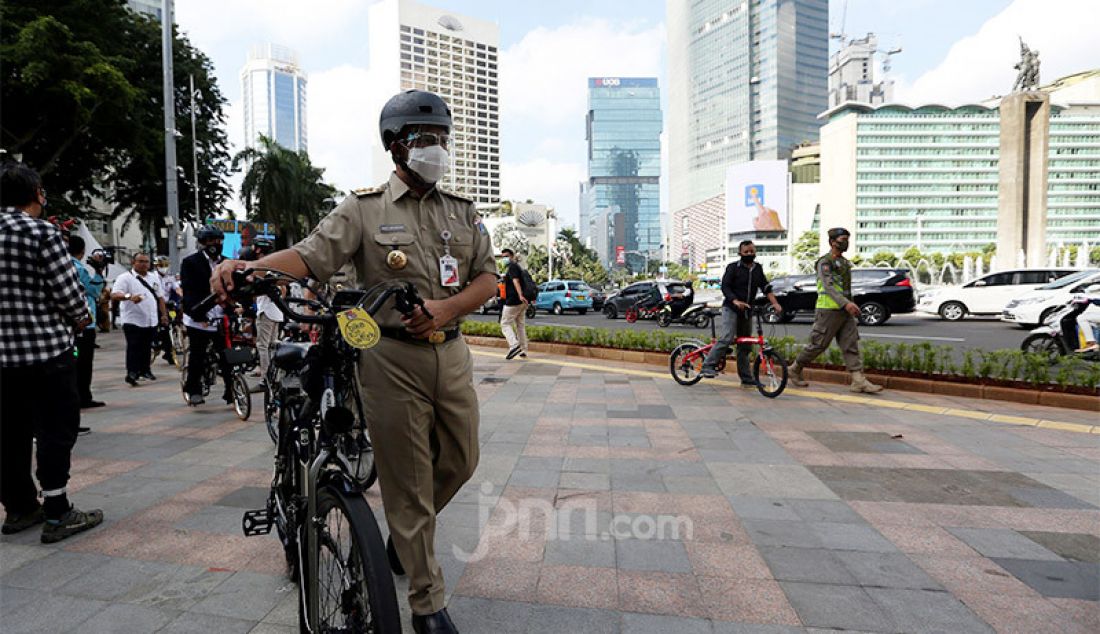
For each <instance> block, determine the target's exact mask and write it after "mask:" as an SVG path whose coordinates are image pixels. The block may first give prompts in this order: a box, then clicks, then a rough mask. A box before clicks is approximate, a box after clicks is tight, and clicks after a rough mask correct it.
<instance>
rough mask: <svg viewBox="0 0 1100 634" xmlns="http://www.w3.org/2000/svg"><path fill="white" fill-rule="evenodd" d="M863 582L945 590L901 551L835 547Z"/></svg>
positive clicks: (838, 554)
mask: <svg viewBox="0 0 1100 634" xmlns="http://www.w3.org/2000/svg"><path fill="white" fill-rule="evenodd" d="M833 555H834V556H835V557H836V558H837V559H839V560H840V561H841V563H842V564H844V567H845V568H847V569H848V572H850V573H852V576H854V577H855V579H856V583H858V584H859V585H861V586H877V587H882V588H915V589H924V590H942V589H943V587H942V586H940V584H938V583H936V581H935V580H934V579H932V578H931V577H929V576H928V575H927V574H926V573H925V572H924V571H923V570H921V569H920V567H918V566H917V565H916V564H914V563H913V562H912V561H911V560H910V559H909V558H908V557H906V556H905V555H904V554H902V553H862V552H855V551H840V550H838V551H833Z"/></svg>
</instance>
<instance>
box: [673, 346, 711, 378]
mask: <svg viewBox="0 0 1100 634" xmlns="http://www.w3.org/2000/svg"><path fill="white" fill-rule="evenodd" d="M700 348H702V346H701V345H699V344H697V343H682V344H680V345H678V346H676V347H675V348H674V349H673V350H672V352H671V353H669V355H668V370H669V372H671V373H672V378H673V379H675V380H676V382H677V383H679V384H680V385H695V384H696V383H698V382H699V381H700V380H701V379H702V378H703V375H702V374H700V373H701V372H702V371H703V355H701V354H696V355H694V356H692V357H691V358H687V357H688V355H691V353H693V352H696V351H698V350H699V349H700Z"/></svg>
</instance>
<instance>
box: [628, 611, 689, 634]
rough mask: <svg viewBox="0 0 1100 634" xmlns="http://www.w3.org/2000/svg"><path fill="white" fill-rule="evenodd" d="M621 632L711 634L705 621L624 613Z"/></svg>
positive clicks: (640, 633)
mask: <svg viewBox="0 0 1100 634" xmlns="http://www.w3.org/2000/svg"><path fill="white" fill-rule="evenodd" d="M622 631H623V632H624V634H625V633H627V632H629V633H630V634H668V633H669V632H676V633H677V634H711V625H710V622H708V621H707V620H705V619H697V618H689V617H682V616H665V615H659V614H637V613H634V612H624V613H623V614H622Z"/></svg>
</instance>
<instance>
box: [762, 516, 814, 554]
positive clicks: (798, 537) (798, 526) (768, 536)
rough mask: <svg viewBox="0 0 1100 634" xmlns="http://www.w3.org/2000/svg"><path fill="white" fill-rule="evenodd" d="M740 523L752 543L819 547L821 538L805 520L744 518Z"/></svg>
mask: <svg viewBox="0 0 1100 634" xmlns="http://www.w3.org/2000/svg"><path fill="white" fill-rule="evenodd" d="M742 524H743V525H744V527H745V530H747V531H748V532H749V537H751V538H752V541H753V543H754V544H757V545H758V546H794V547H797V548H820V547H821V538H820V537H818V536H817V533H816V532H815V531H814V530H813V527H812V526H810V525H809V524H808V523H806V522H787V521H782V520H744V521H743V522H742Z"/></svg>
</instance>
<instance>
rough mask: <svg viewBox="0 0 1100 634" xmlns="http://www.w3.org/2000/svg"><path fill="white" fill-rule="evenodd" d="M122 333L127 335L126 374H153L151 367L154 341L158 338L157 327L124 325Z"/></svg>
mask: <svg viewBox="0 0 1100 634" xmlns="http://www.w3.org/2000/svg"><path fill="white" fill-rule="evenodd" d="M122 333H123V334H124V335H126V374H141V373H143V372H152V371H153V369H152V368H151V367H149V365H150V357H151V356H152V354H153V339H154V338H155V337H156V336H157V329H156V326H153V327H151V328H142V327H141V326H135V325H133V324H122Z"/></svg>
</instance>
